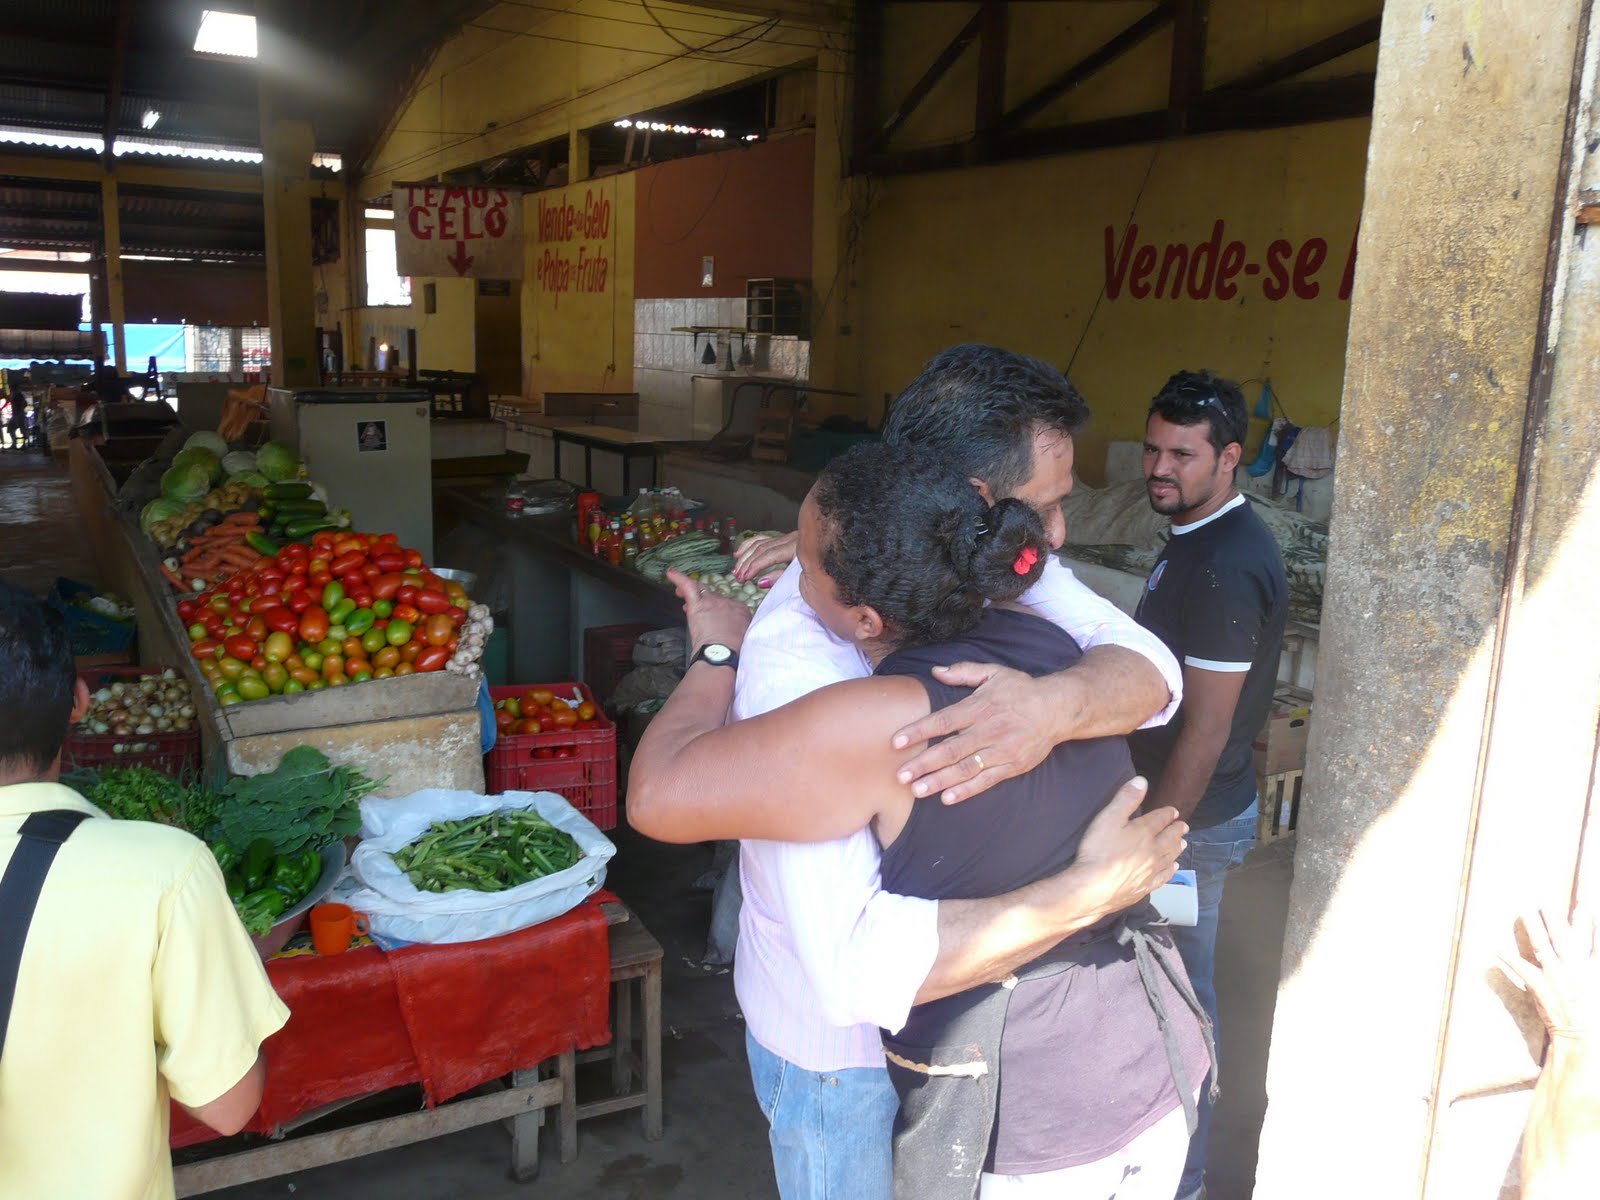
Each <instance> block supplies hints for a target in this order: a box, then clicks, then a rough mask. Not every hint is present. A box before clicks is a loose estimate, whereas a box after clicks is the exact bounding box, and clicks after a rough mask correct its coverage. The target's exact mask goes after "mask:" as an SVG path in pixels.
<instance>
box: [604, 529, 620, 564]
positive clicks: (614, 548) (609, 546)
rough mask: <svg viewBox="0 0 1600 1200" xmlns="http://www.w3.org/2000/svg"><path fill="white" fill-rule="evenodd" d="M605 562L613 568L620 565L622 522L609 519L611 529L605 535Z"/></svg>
mask: <svg viewBox="0 0 1600 1200" xmlns="http://www.w3.org/2000/svg"><path fill="white" fill-rule="evenodd" d="M606 561H607V562H608V563H610V564H611V565H612V566H613V567H620V566H621V565H622V522H621V520H619V519H618V518H616V517H612V518H611V529H610V531H609V532H608V533H607V534H606Z"/></svg>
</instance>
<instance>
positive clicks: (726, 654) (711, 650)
mask: <svg viewBox="0 0 1600 1200" xmlns="http://www.w3.org/2000/svg"><path fill="white" fill-rule="evenodd" d="M701 653H702V654H704V655H705V656H706V661H707V662H708V663H716V664H719V665H720V664H722V663H725V662H727V661H728V660H729V659H730V658H732V657H733V651H732V650H729V649H728V648H727V647H726V646H724V645H721V644H720V643H717V642H709V643H707V644H706V647H705V649H703V650H702V651H701Z"/></svg>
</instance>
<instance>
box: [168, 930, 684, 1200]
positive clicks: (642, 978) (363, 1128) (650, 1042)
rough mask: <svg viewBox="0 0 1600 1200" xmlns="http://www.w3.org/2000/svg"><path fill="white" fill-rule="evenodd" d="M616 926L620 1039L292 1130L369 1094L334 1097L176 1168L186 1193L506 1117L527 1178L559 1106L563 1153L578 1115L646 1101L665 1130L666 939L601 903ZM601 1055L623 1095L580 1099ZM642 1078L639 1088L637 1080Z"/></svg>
mask: <svg viewBox="0 0 1600 1200" xmlns="http://www.w3.org/2000/svg"><path fill="white" fill-rule="evenodd" d="M601 910H602V912H604V914H605V918H606V924H607V925H608V926H609V927H610V929H611V938H610V940H611V980H612V988H613V992H614V996H615V1000H614V1003H615V1005H616V1007H615V1009H614V1013H613V1037H612V1042H611V1045H609V1046H605V1047H602V1048H599V1049H596V1050H589V1051H584V1052H583V1053H581V1054H580V1053H577V1052H575V1051H568V1052H567V1053H565V1054H560V1055H557V1056H556V1057H554V1058H551V1059H548V1060H546V1061H545V1062H543V1063H532V1064H529V1065H528V1066H527V1067H526V1068H523V1069H520V1070H517V1071H514V1072H512V1074H511V1077H510V1079H509V1080H508V1081H506V1083H505V1084H504V1086H503V1087H502V1088H501V1090H499V1091H495V1092H491V1093H490V1094H488V1095H482V1096H470V1097H464V1098H461V1099H457V1100H451V1101H449V1102H447V1103H445V1104H441V1105H439V1106H438V1107H437V1108H434V1109H430V1110H425V1111H422V1112H411V1113H405V1114H404V1115H401V1116H397V1117H383V1118H379V1119H377V1120H372V1121H365V1122H362V1123H360V1124H357V1125H351V1126H347V1127H345V1128H343V1129H334V1130H329V1131H327V1132H325V1133H316V1134H308V1135H303V1136H299V1137H285V1136H284V1135H287V1134H289V1133H291V1132H292V1131H293V1130H294V1129H297V1128H300V1127H303V1126H305V1125H307V1124H310V1123H311V1122H314V1121H319V1120H321V1119H323V1118H324V1117H327V1116H329V1115H330V1114H332V1113H334V1112H337V1111H338V1110H339V1109H341V1108H345V1107H348V1106H349V1105H351V1104H355V1103H357V1102H359V1101H361V1100H365V1099H368V1098H369V1097H366V1096H357V1097H352V1098H350V1099H349V1100H345V1101H341V1102H339V1103H337V1104H330V1105H327V1106H325V1107H324V1108H321V1109H318V1110H316V1111H314V1112H309V1113H306V1114H304V1115H302V1116H301V1117H299V1118H297V1119H296V1120H294V1121H291V1122H288V1123H286V1124H285V1125H284V1126H283V1127H281V1128H280V1129H279V1131H278V1135H277V1137H278V1140H275V1141H274V1143H273V1144H270V1145H265V1146H256V1147H252V1148H249V1149H243V1150H236V1151H234V1152H232V1153H228V1154H221V1155H218V1156H216V1157H213V1158H207V1159H204V1160H202V1161H199V1162H192V1163H186V1164H184V1165H182V1166H179V1167H176V1168H175V1169H174V1171H173V1176H174V1179H175V1182H176V1187H177V1194H178V1195H179V1196H196V1195H200V1194H202V1193H205V1192H212V1191H217V1190H218V1189H220V1188H225V1187H235V1186H237V1185H239V1184H243V1183H251V1182H254V1181H255V1180H259V1179H270V1178H273V1177H274V1176H278V1175H286V1174H289V1173H290V1172H293V1171H303V1170H309V1169H310V1168H312V1167H321V1166H327V1165H329V1164H330V1163H336V1162H345V1161H347V1160H349V1159H352V1158H361V1157H363V1156H365V1155H368V1154H376V1153H378V1152H379V1151H382V1150H391V1149H394V1148H396V1147H398V1146H408V1145H411V1144H412V1143H414V1142H421V1141H426V1140H428V1139H429V1138H435V1137H442V1136H443V1135H445V1134H448V1133H456V1132H458V1131H460V1130H462V1129H470V1128H472V1127H473V1126H475V1125H487V1124H490V1123H492V1122H495V1121H505V1122H506V1124H507V1126H508V1127H509V1131H510V1134H511V1173H512V1175H513V1177H515V1178H516V1179H517V1180H518V1181H525V1180H528V1179H532V1178H533V1177H534V1176H535V1175H537V1174H538V1171H539V1132H540V1128H541V1127H542V1126H543V1125H544V1123H545V1119H544V1118H545V1112H546V1110H549V1109H554V1110H556V1115H557V1122H556V1124H557V1144H558V1146H559V1152H560V1157H561V1161H562V1162H564V1163H566V1162H571V1161H573V1160H574V1159H575V1158H576V1157H577V1155H578V1122H579V1121H580V1120H582V1119H585V1118H588V1117H595V1116H601V1115H603V1114H605V1113H612V1112H617V1111H620V1110H624V1109H629V1108H642V1109H644V1121H645V1136H646V1137H647V1138H649V1139H652V1140H654V1139H656V1138H659V1137H660V1136H661V1126H662V1100H661V962H662V953H661V947H660V945H659V944H658V943H657V942H656V940H655V938H653V937H651V935H650V932H649V931H648V930H647V929H645V928H644V926H643V925H642V924H641V923H640V922H639V921H638V920H637V918H635V917H634V916H633V914H632V913H631V912H630V911H629V910H628V908H627V907H626V906H625V905H622V904H611V903H606V904H602V905H601ZM636 981H637V983H638V986H639V992H640V999H641V1007H642V1009H643V1012H642V1016H643V1019H644V1029H643V1030H642V1034H643V1036H642V1038H641V1039H640V1042H639V1046H638V1049H637V1050H636V1049H635V1047H634V1043H633V1037H632V1019H631V1018H632V1004H631V994H630V990H629V989H631V987H632V986H633V984H634V983H635V982H636ZM591 1059H610V1060H612V1062H613V1068H612V1081H613V1089H614V1091H615V1093H616V1094H615V1095H613V1096H611V1097H608V1098H605V1099H602V1100H596V1101H592V1102H590V1103H587V1104H579V1103H578V1098H577V1064H578V1062H579V1061H589V1060H591ZM635 1079H637V1080H638V1081H639V1086H638V1087H634V1086H633V1081H634V1080H635Z"/></svg>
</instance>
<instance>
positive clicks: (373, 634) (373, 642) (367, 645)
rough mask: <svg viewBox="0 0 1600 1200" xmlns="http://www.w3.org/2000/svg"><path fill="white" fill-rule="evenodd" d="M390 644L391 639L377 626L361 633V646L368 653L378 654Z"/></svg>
mask: <svg viewBox="0 0 1600 1200" xmlns="http://www.w3.org/2000/svg"><path fill="white" fill-rule="evenodd" d="M388 644H389V639H388V638H386V637H385V636H384V634H383V630H381V629H379V628H377V627H376V626H374V627H373V628H371V629H369V630H367V631H366V632H365V633H363V634H362V635H361V648H362V649H363V650H365V651H366V652H367V653H368V654H376V653H377V652H378V651H379V650H382V649H383V648H384V647H385V646H387V645H388Z"/></svg>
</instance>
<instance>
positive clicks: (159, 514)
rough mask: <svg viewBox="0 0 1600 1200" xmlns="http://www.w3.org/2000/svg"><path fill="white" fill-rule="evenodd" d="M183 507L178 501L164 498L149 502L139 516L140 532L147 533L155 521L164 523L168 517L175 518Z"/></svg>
mask: <svg viewBox="0 0 1600 1200" xmlns="http://www.w3.org/2000/svg"><path fill="white" fill-rule="evenodd" d="M185 507H186V506H185V505H184V504H183V503H181V502H180V501H177V500H168V499H166V498H165V497H162V498H161V499H157V500H152V501H150V503H149V504H146V505H145V506H144V511H143V512H141V513H140V514H139V529H140V531H141V532H143V533H149V532H150V526H152V525H154V524H155V523H156V522H157V521H165V520H167V519H168V518H169V517H175V516H177V515H178V514H179V513H181V512H182V511H183V510H184V508H185Z"/></svg>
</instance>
